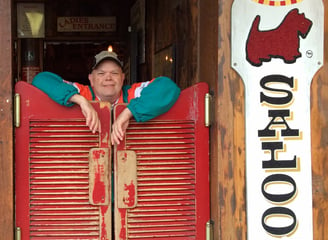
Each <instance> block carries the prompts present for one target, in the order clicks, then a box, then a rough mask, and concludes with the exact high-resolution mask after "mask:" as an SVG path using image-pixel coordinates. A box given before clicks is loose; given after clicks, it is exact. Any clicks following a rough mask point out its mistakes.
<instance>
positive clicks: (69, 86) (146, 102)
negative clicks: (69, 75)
mask: <svg viewBox="0 0 328 240" xmlns="http://www.w3.org/2000/svg"><path fill="white" fill-rule="evenodd" d="M32 85H34V86H36V87H37V88H39V89H40V90H42V91H43V92H45V93H46V94H47V95H48V96H49V97H50V98H51V99H53V100H54V101H55V102H57V103H59V104H61V105H64V106H72V105H73V104H74V103H72V102H70V101H69V99H70V98H71V97H72V96H73V95H74V94H80V95H82V96H84V97H85V98H86V99H87V100H90V101H92V100H96V101H97V100H98V101H100V100H101V99H99V98H98V97H97V96H96V95H95V93H94V91H93V89H92V87H91V86H88V85H82V84H79V83H73V82H68V81H65V80H63V79H62V78H61V77H60V76H58V75H57V74H54V73H51V72H41V73H39V74H38V75H36V76H35V77H34V79H33V82H32ZM179 95H180V89H179V88H178V86H177V85H176V84H175V83H174V82H173V81H172V80H171V79H169V78H167V77H157V78H154V79H152V80H151V81H147V82H139V83H135V84H132V85H127V86H123V88H122V91H121V95H120V97H119V99H118V100H117V102H116V103H115V104H117V103H127V104H128V105H127V107H128V108H129V109H130V111H131V112H132V114H133V117H134V118H135V120H136V121H138V122H145V121H147V120H150V119H152V118H155V117H157V116H159V115H161V114H163V113H165V112H167V111H168V110H169V109H170V108H171V107H172V106H173V104H174V103H175V102H176V100H177V99H178V97H179Z"/></svg>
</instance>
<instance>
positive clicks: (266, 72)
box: [231, 0, 324, 240]
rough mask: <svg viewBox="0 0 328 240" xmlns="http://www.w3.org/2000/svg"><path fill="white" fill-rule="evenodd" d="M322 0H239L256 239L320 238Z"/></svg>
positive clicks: (238, 45) (250, 228)
mask: <svg viewBox="0 0 328 240" xmlns="http://www.w3.org/2000/svg"><path fill="white" fill-rule="evenodd" d="M323 20H324V11H323V3H322V0H286V1H283V0H278V1H269V0H235V1H234V3H233V6H232V42H231V45H232V46H231V51H232V62H231V64H232V67H233V68H234V69H235V70H236V71H237V72H238V73H239V75H240V76H241V78H242V79H243V81H244V85H245V110H246V112H245V116H246V120H245V122H246V125H245V127H246V194H247V233H248V240H259V239H265V240H270V239H295V240H300V239H306V240H310V239H313V224H312V176H311V129H310V86H311V81H312V78H313V76H314V74H315V73H316V72H317V71H318V69H319V68H321V67H322V64H323V39H324V37H323V33H324V31H323Z"/></svg>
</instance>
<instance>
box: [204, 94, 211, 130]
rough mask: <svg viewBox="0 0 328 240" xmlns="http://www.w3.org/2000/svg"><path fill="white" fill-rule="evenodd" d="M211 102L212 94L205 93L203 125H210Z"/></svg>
mask: <svg viewBox="0 0 328 240" xmlns="http://www.w3.org/2000/svg"><path fill="white" fill-rule="evenodd" d="M211 102H212V95H211V94H209V93H206V95H205V127H209V126H211Z"/></svg>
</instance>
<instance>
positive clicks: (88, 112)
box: [69, 94, 101, 133]
mask: <svg viewBox="0 0 328 240" xmlns="http://www.w3.org/2000/svg"><path fill="white" fill-rule="evenodd" d="M69 100H70V101H71V102H74V103H76V104H78V105H80V108H81V110H82V114H83V115H84V117H85V119H86V125H87V126H88V127H89V129H90V130H91V131H92V132H93V133H95V132H96V131H98V132H101V125H100V120H99V117H98V113H97V111H96V110H95V109H94V108H93V107H92V105H91V104H90V102H89V101H88V100H87V99H86V98H85V97H83V96H81V95H79V94H75V95H73V96H72V97H71V98H70V99H69Z"/></svg>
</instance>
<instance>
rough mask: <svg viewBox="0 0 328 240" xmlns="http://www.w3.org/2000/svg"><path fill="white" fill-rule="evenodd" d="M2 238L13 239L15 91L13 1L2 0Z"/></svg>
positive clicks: (0, 224) (0, 8) (0, 195)
mask: <svg viewBox="0 0 328 240" xmlns="http://www.w3.org/2000/svg"><path fill="white" fill-rule="evenodd" d="M0 22H1V26H0V46H1V47H0V56H1V57H0V76H1V81H0V89H1V93H0V129H1V134H0V171H1V172H0V216H1V218H0V238H1V239H8V240H10V239H13V229H14V218H13V217H14V215H13V214H14V200H13V199H14V197H13V196H14V195H13V186H14V183H13V174H14V172H13V126H12V120H13V119H12V112H13V95H12V87H13V85H12V61H11V59H12V46H11V43H12V40H11V24H10V23H11V1H10V0H1V1H0Z"/></svg>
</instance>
